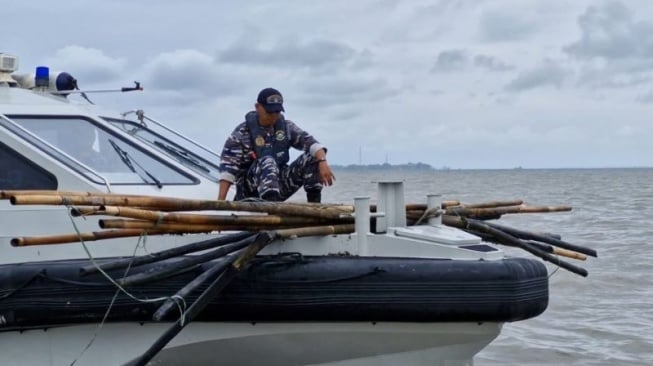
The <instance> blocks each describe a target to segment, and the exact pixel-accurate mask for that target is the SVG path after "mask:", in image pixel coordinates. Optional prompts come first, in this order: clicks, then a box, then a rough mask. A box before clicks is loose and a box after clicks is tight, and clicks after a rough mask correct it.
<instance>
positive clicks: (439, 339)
mask: <svg viewBox="0 0 653 366" xmlns="http://www.w3.org/2000/svg"><path fill="white" fill-rule="evenodd" d="M501 324H502V323H490V322H488V323H370V322H364V323H363V322H361V323H201V322H198V323H191V324H189V325H188V326H187V327H186V328H184V330H183V331H182V332H181V333H180V334H179V335H178V336H177V337H175V339H173V340H172V341H171V342H170V343H169V344H168V345H167V346H166V348H164V349H163V351H161V352H160V353H159V354H157V356H156V357H155V358H154V359H153V360H152V361H151V363H150V364H151V365H214V364H220V365H255V364H265V365H267V366H275V365H279V366H281V365H284V366H286V365H342V366H344V365H352V366H353V365H430V366H434V365H435V366H437V365H442V366H444V365H446V366H458V365H460V366H463V365H472V364H473V361H472V358H473V356H474V355H475V354H476V353H478V352H479V351H480V350H481V349H482V348H483V347H485V346H486V345H487V344H488V343H490V342H491V341H492V340H493V339H494V338H496V337H497V335H498V334H499V332H500V330H501ZM169 326H170V324H169V323H168V324H166V323H144V324H140V323H111V324H105V325H104V326H103V327H102V329H99V330H98V326H97V325H75V326H66V327H57V328H50V329H33V330H28V331H21V332H13V331H12V332H3V333H0V344H2V349H3V352H2V353H1V354H0V364H2V365H21V366H31V365H35V366H36V365H39V366H41V365H52V366H55V365H71V364H72V363H73V362H74V361H76V362H75V363H74V364H75V365H125V364H129V363H130V361H133V359H135V358H136V357H138V356H139V355H140V354H141V353H143V352H144V351H145V350H146V349H147V348H148V347H149V346H150V345H151V344H152V343H153V342H154V340H155V339H157V338H158V336H160V335H161V334H163V332H165V330H166V329H167V328H168V327H169ZM96 332H97V336H96V337H95V336H94V335H95V334H96ZM89 342H92V343H91V344H90V346H89V347H88V349H86V351H84V349H85V348H86V346H87V345H88V344H89ZM83 351H84V352H83ZM82 352H83V353H82Z"/></svg>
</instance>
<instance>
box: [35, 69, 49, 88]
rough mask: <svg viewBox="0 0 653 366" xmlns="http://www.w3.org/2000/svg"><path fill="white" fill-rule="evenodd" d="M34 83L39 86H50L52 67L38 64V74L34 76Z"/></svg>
mask: <svg viewBox="0 0 653 366" xmlns="http://www.w3.org/2000/svg"><path fill="white" fill-rule="evenodd" d="M34 85H35V86H36V87H37V88H39V87H42V88H47V87H49V86H50V69H49V68H48V67H47V66H37V67H36V76H35V77H34Z"/></svg>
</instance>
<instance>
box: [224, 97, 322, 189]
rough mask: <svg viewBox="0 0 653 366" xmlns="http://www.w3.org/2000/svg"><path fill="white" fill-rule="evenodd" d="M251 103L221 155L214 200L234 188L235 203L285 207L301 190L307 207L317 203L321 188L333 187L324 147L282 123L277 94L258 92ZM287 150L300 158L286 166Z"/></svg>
mask: <svg viewBox="0 0 653 366" xmlns="http://www.w3.org/2000/svg"><path fill="white" fill-rule="evenodd" d="M256 101H257V102H256V104H255V105H254V107H255V110H254V111H251V112H249V113H247V114H246V115H245V122H242V123H241V124H239V125H238V126H237V127H236V129H235V130H234V131H233V132H232V133H231V135H230V136H229V138H227V141H226V142H225V144H224V148H223V149H222V156H221V161H220V171H221V175H220V190H219V192H218V199H219V200H224V199H226V198H227V192H228V191H229V187H231V185H232V184H236V196H235V197H234V199H235V200H242V199H245V198H250V197H255V198H262V199H264V200H267V201H285V200H286V199H288V197H290V196H292V195H293V194H294V193H295V192H297V190H298V189H299V187H302V186H303V187H304V190H305V191H306V198H307V200H308V202H320V200H321V192H322V187H323V185H327V186H330V185H332V184H333V182H334V181H335V176H334V175H333V172H332V171H331V167H329V164H328V163H327V160H326V151H327V149H326V147H324V146H323V145H321V144H320V143H319V142H318V141H317V140H316V139H315V138H314V137H313V136H311V134H309V133H308V132H306V131H303V130H302V129H301V128H299V127H298V126H297V125H296V124H295V123H293V122H292V121H290V120H287V119H285V118H284V116H283V114H281V112H284V111H285V109H284V108H283V97H282V96H281V93H280V92H279V91H278V90H276V89H273V88H266V89H263V90H261V92H260V93H259V95H258V98H257V100H256ZM290 147H293V148H295V149H298V150H301V151H303V152H304V153H303V154H302V155H301V156H299V157H298V158H297V159H296V160H295V161H293V162H292V163H291V164H290V165H288V160H289V154H288V150H289V149H290Z"/></svg>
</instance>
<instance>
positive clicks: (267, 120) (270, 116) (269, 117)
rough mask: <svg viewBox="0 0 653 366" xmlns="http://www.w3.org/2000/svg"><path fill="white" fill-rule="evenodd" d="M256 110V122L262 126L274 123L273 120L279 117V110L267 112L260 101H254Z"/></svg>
mask: <svg viewBox="0 0 653 366" xmlns="http://www.w3.org/2000/svg"><path fill="white" fill-rule="evenodd" d="M256 112H257V113H258V123H259V124H260V125H261V126H263V127H270V126H272V125H274V122H276V121H277V120H278V119H279V114H281V112H272V113H270V112H267V111H266V110H265V108H264V107H263V105H261V104H260V103H256Z"/></svg>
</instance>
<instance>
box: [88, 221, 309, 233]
mask: <svg viewBox="0 0 653 366" xmlns="http://www.w3.org/2000/svg"><path fill="white" fill-rule="evenodd" d="M98 222H99V225H100V227H101V228H102V229H141V230H159V231H161V232H193V233H197V232H211V231H232V230H237V231H241V230H246V231H259V230H271V229H275V228H285V227H297V226H302V225H301V224H298V225H288V224H286V225H272V224H268V225H264V224H259V225H243V224H231V225H219V224H185V223H175V222H164V223H156V222H152V221H147V220H131V219H127V220H125V219H101V220H98Z"/></svg>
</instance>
